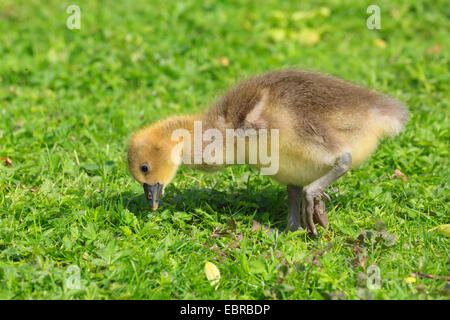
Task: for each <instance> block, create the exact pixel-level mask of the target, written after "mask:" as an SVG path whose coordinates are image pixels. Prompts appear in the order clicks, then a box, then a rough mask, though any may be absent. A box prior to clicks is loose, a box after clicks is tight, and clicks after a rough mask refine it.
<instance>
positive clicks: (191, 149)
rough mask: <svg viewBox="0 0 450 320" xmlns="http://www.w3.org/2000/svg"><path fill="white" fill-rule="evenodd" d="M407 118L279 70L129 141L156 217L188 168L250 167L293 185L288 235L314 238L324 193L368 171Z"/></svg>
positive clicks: (329, 82) (384, 99)
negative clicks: (383, 142)
mask: <svg viewBox="0 0 450 320" xmlns="http://www.w3.org/2000/svg"><path fill="white" fill-rule="evenodd" d="M407 119H408V111H407V110H406V108H405V107H404V106H403V105H402V104H401V103H399V102H398V101H396V100H395V99H393V98H390V97H388V96H386V95H383V94H380V93H377V92H374V91H372V90H370V89H367V88H364V87H361V86H359V85H356V84H353V83H349V82H346V81H344V80H341V79H337V78H335V77H331V76H328V75H323V74H320V73H315V72H308V71H301V70H281V71H274V72H270V73H267V74H264V75H261V76H257V77H253V78H249V79H246V80H244V81H242V82H241V83H239V84H237V85H236V86H234V87H232V88H231V89H230V90H229V91H228V92H226V93H225V95H223V96H222V97H221V98H220V99H218V100H217V101H216V102H215V103H214V104H213V105H212V106H211V108H210V109H209V110H207V111H206V112H204V113H203V114H200V115H192V116H175V117H171V118H168V119H166V120H163V121H160V122H157V123H155V124H153V125H151V126H149V127H146V128H144V129H141V130H139V131H138V132H137V133H135V134H134V135H133V136H132V138H131V140H130V142H129V147H128V167H129V171H130V173H131V175H132V176H133V177H134V178H135V179H136V180H137V181H138V182H139V183H141V184H142V185H143V187H144V192H145V197H146V198H147V200H148V203H149V205H150V207H151V208H152V209H153V210H156V209H157V208H158V203H159V199H160V196H161V195H162V193H163V191H164V187H165V186H167V184H169V183H170V181H171V180H172V179H173V177H174V175H175V174H176V171H177V169H178V167H179V165H181V164H183V165H186V166H190V167H193V168H196V169H200V170H204V171H215V170H219V169H222V168H224V167H227V166H229V165H233V164H243V163H245V164H248V165H250V166H252V167H256V168H259V169H260V170H261V172H262V173H263V174H267V175H269V176H270V177H271V178H272V179H274V180H276V181H278V182H280V183H282V184H285V185H287V195H288V200H289V216H288V222H287V229H288V230H290V231H295V230H299V229H302V226H303V227H304V228H306V229H307V231H308V233H309V234H310V235H313V236H317V230H316V227H315V224H316V223H317V224H319V225H321V226H322V227H324V228H326V226H327V224H328V217H327V215H326V212H325V204H324V201H323V198H324V197H326V198H328V196H327V195H326V193H325V189H326V188H327V187H328V186H329V185H330V184H332V183H333V182H334V181H336V180H337V179H338V178H339V177H341V176H342V175H343V174H345V173H346V172H347V171H348V170H349V169H351V168H355V167H357V166H359V165H361V164H362V163H363V162H364V161H365V160H366V159H367V158H368V157H369V156H370V154H371V153H372V152H373V151H374V150H375V149H376V147H377V144H378V142H379V141H380V139H382V138H383V137H386V136H391V137H392V136H395V135H397V134H398V133H399V132H400V131H401V130H402V129H403V127H404V125H405V123H406V121H407ZM199 130H200V131H199ZM199 137H200V141H199ZM224 137H226V138H227V139H226V141H221V139H222V140H223V138H224ZM229 137H231V138H230V139H228V138H229ZM205 141H206V142H205ZM208 141H209V142H208ZM230 141H231V142H230ZM264 148H266V149H267V148H268V149H269V150H264ZM263 151H264V152H263ZM269 154H270V156H271V157H272V158H271V160H272V162H274V161H277V163H276V164H275V165H274V163H270V164H269V163H268V161H267V158H268V155H269ZM264 170H265V172H264ZM300 198H301V200H302V201H301V208H300ZM300 209H301V210H300ZM300 211H301V214H300Z"/></svg>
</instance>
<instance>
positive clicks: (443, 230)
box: [430, 224, 450, 237]
mask: <svg viewBox="0 0 450 320" xmlns="http://www.w3.org/2000/svg"><path fill="white" fill-rule="evenodd" d="M431 230H432V231H437V232H438V233H440V234H442V235H444V236H446V237H450V224H441V225H440V226H437V227H436V228H433V229H431ZM431 230H430V231H431Z"/></svg>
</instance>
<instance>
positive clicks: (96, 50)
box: [0, 0, 450, 299]
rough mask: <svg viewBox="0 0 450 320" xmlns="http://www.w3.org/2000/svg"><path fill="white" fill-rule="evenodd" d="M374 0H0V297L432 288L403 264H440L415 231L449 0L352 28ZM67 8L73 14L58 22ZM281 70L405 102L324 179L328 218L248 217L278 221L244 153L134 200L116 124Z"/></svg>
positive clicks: (277, 199) (428, 180)
mask: <svg viewBox="0 0 450 320" xmlns="http://www.w3.org/2000/svg"><path fill="white" fill-rule="evenodd" d="M373 3H374V1H350V0H348V1H336V0H333V1H324V0H323V1H298V0H295V1H294V0H292V1H280V0H272V1H263V0H261V1H212V0H207V1H194V0H183V1H147V0H133V1H115V0H114V1H113V0H110V1H78V0H77V1H56V0H52V1H38V0H2V1H1V2H0V157H8V158H9V159H10V160H11V161H12V164H10V165H7V164H6V160H5V159H4V158H2V159H0V298H2V299H331V298H343V299H359V298H363V299H365V298H374V299H418V298H419V299H448V298H449V289H448V285H447V286H446V284H447V282H446V280H445V279H442V278H439V279H430V278H426V277H423V276H418V275H417V276H416V277H414V276H412V275H411V273H418V272H421V273H424V274H428V275H432V276H436V277H437V276H440V277H442V276H447V277H448V276H449V275H450V264H449V238H446V237H445V236H444V235H442V234H440V233H438V232H436V231H433V230H431V229H433V228H434V227H436V226H438V225H441V224H446V223H447V224H448V223H450V219H449V217H450V215H449V209H448V201H449V191H448V177H449V166H448V158H449V141H450V139H449V138H450V134H449V92H450V84H449V72H448V67H449V51H448V48H449V44H450V43H449V42H450V41H449V39H450V37H449V34H448V30H449V29H450V24H449V17H450V13H449V7H448V1H444V0H442V1H440V0H439V1H426V0H423V1H411V2H410V3H406V2H404V1H387V0H386V1H376V3H375V4H377V5H379V7H380V8H381V27H382V28H381V30H369V29H367V27H366V19H367V18H368V17H369V14H367V13H366V9H367V7H368V6H369V5H370V4H373ZM71 4H76V5H78V6H79V7H80V8H81V29H80V30H69V29H68V28H67V27H66V19H67V18H68V17H69V14H68V13H66V8H67V7H68V6H69V5H71ZM285 67H298V68H303V69H308V70H316V71H321V72H325V73H328V74H332V75H335V76H338V77H341V78H344V79H347V80H349V81H353V82H356V83H360V84H362V85H365V86H368V87H371V88H375V89H377V90H379V91H380V92H383V93H387V94H390V95H392V96H394V97H397V98H398V99H399V100H401V101H403V102H404V103H405V104H406V105H407V106H408V108H409V110H410V111H411V120H410V122H409V123H408V125H407V128H406V131H405V132H403V133H402V134H401V135H400V136H399V137H397V138H395V139H393V140H384V141H383V142H382V143H381V145H380V146H379V148H378V150H377V152H376V153H375V154H374V155H373V157H372V158H370V160H369V161H367V162H366V163H365V164H364V165H363V166H362V167H361V168H358V169H356V170H353V171H352V172H350V173H348V174H346V175H345V176H344V177H343V178H342V179H340V180H339V181H338V182H336V183H335V184H334V185H333V186H334V188H331V189H330V190H329V191H330V193H329V194H330V196H331V198H332V201H331V203H326V205H327V210H328V213H329V220H330V224H329V226H328V229H327V230H324V229H321V228H319V229H318V230H319V237H318V238H317V239H309V238H308V237H307V235H306V234H305V232H301V231H298V232H295V233H289V234H286V233H277V232H275V233H270V234H269V233H267V232H261V231H252V230H251V229H252V221H253V220H257V221H259V222H260V223H262V224H265V225H270V226H272V227H275V228H278V229H280V230H284V228H285V225H286V219H287V210H288V208H287V195H286V191H285V186H282V185H279V184H277V183H275V182H273V181H271V180H270V179H269V178H267V177H264V176H260V175H259V173H258V172H257V171H256V170H252V169H249V168H246V167H233V168H229V169H226V170H223V171H221V172H218V173H216V174H212V175H209V174H204V173H201V172H198V171H193V170H190V169H182V170H180V172H179V173H178V175H177V177H176V178H175V180H174V182H173V183H172V184H171V185H170V186H168V187H167V188H166V192H165V195H164V197H163V199H162V201H163V206H162V208H161V209H160V210H159V211H158V212H156V213H153V212H151V211H150V210H149V208H148V205H147V203H146V201H145V199H144V196H143V190H142V187H141V186H140V185H139V184H137V183H136V182H135V181H134V180H133V179H132V178H131V177H130V175H129V174H128V171H127V167H126V147H127V140H128V138H129V137H130V135H131V133H132V132H133V131H134V130H136V129H137V128H139V127H142V126H143V125H145V124H148V123H151V122H154V121H156V120H159V119H163V118H165V117H167V116H169V115H175V114H189V113H193V112H198V111H201V110H204V109H205V108H207V107H208V105H209V104H210V103H211V102H212V101H213V100H214V99H215V98H217V97H218V96H219V95H220V94H221V93H223V92H224V90H226V88H228V87H229V86H230V85H232V84H233V83H235V81H237V80H238V79H241V78H243V77H246V76H249V75H255V74H259V73H263V72H266V71H269V70H274V69H281V68H285ZM396 169H398V170H400V171H401V172H403V173H404V174H405V175H406V176H407V179H406V178H405V177H403V178H404V179H401V177H399V178H398V179H393V176H394V172H395V170H396ZM404 180H406V181H404ZM384 225H385V226H386V232H387V233H382V235H383V237H384V238H383V237H377V238H373V237H372V238H370V237H365V238H364V239H362V240H357V238H358V235H359V234H360V233H361V231H362V230H372V229H378V230H380V229H383V227H384ZM363 233H365V234H366V235H367V233H368V232H365V231H363ZM389 235H394V236H395V238H396V241H395V243H394V241H392V239H391V238H389ZM360 239H361V238H360ZM207 261H210V262H213V263H214V264H215V265H216V266H217V267H218V269H219V270H220V273H221V279H220V282H219V286H218V288H217V289H216V288H215V287H214V286H211V285H210V284H209V283H208V281H207V279H206V276H205V272H204V264H205V262H207ZM372 265H375V266H376V267H370V266H372ZM71 266H77V267H78V268H79V269H78V270H79V271H80V278H81V283H80V287H79V289H76V288H74V287H73V286H71V285H70V283H76V282H70V281H69V282H68V280H70V279H73V278H71V277H73V276H76V272H75V273H74V274H72V273H71V272H72V271H73V270H75V271H76V267H75V269H74V267H72V268H71ZM377 273H378V274H379V281H378V282H377V281H375V280H376V279H375V278H377ZM371 283H375V285H376V284H379V286H378V288H377V287H373V286H371V285H370V284H371Z"/></svg>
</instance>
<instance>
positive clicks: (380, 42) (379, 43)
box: [373, 39, 387, 49]
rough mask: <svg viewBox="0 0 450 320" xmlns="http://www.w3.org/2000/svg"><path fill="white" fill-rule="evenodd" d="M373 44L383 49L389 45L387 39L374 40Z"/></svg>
mask: <svg viewBox="0 0 450 320" xmlns="http://www.w3.org/2000/svg"><path fill="white" fill-rule="evenodd" d="M373 44H374V45H375V46H377V47H378V48H381V49H384V48H386V46H387V43H386V41H384V40H383V39H375V40H373Z"/></svg>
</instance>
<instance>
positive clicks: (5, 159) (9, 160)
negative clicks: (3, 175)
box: [0, 157, 12, 167]
mask: <svg viewBox="0 0 450 320" xmlns="http://www.w3.org/2000/svg"><path fill="white" fill-rule="evenodd" d="M0 159H1V160H2V161H3V162H4V164H5V166H6V167H9V166H10V165H12V160H11V159H10V158H8V157H0Z"/></svg>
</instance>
